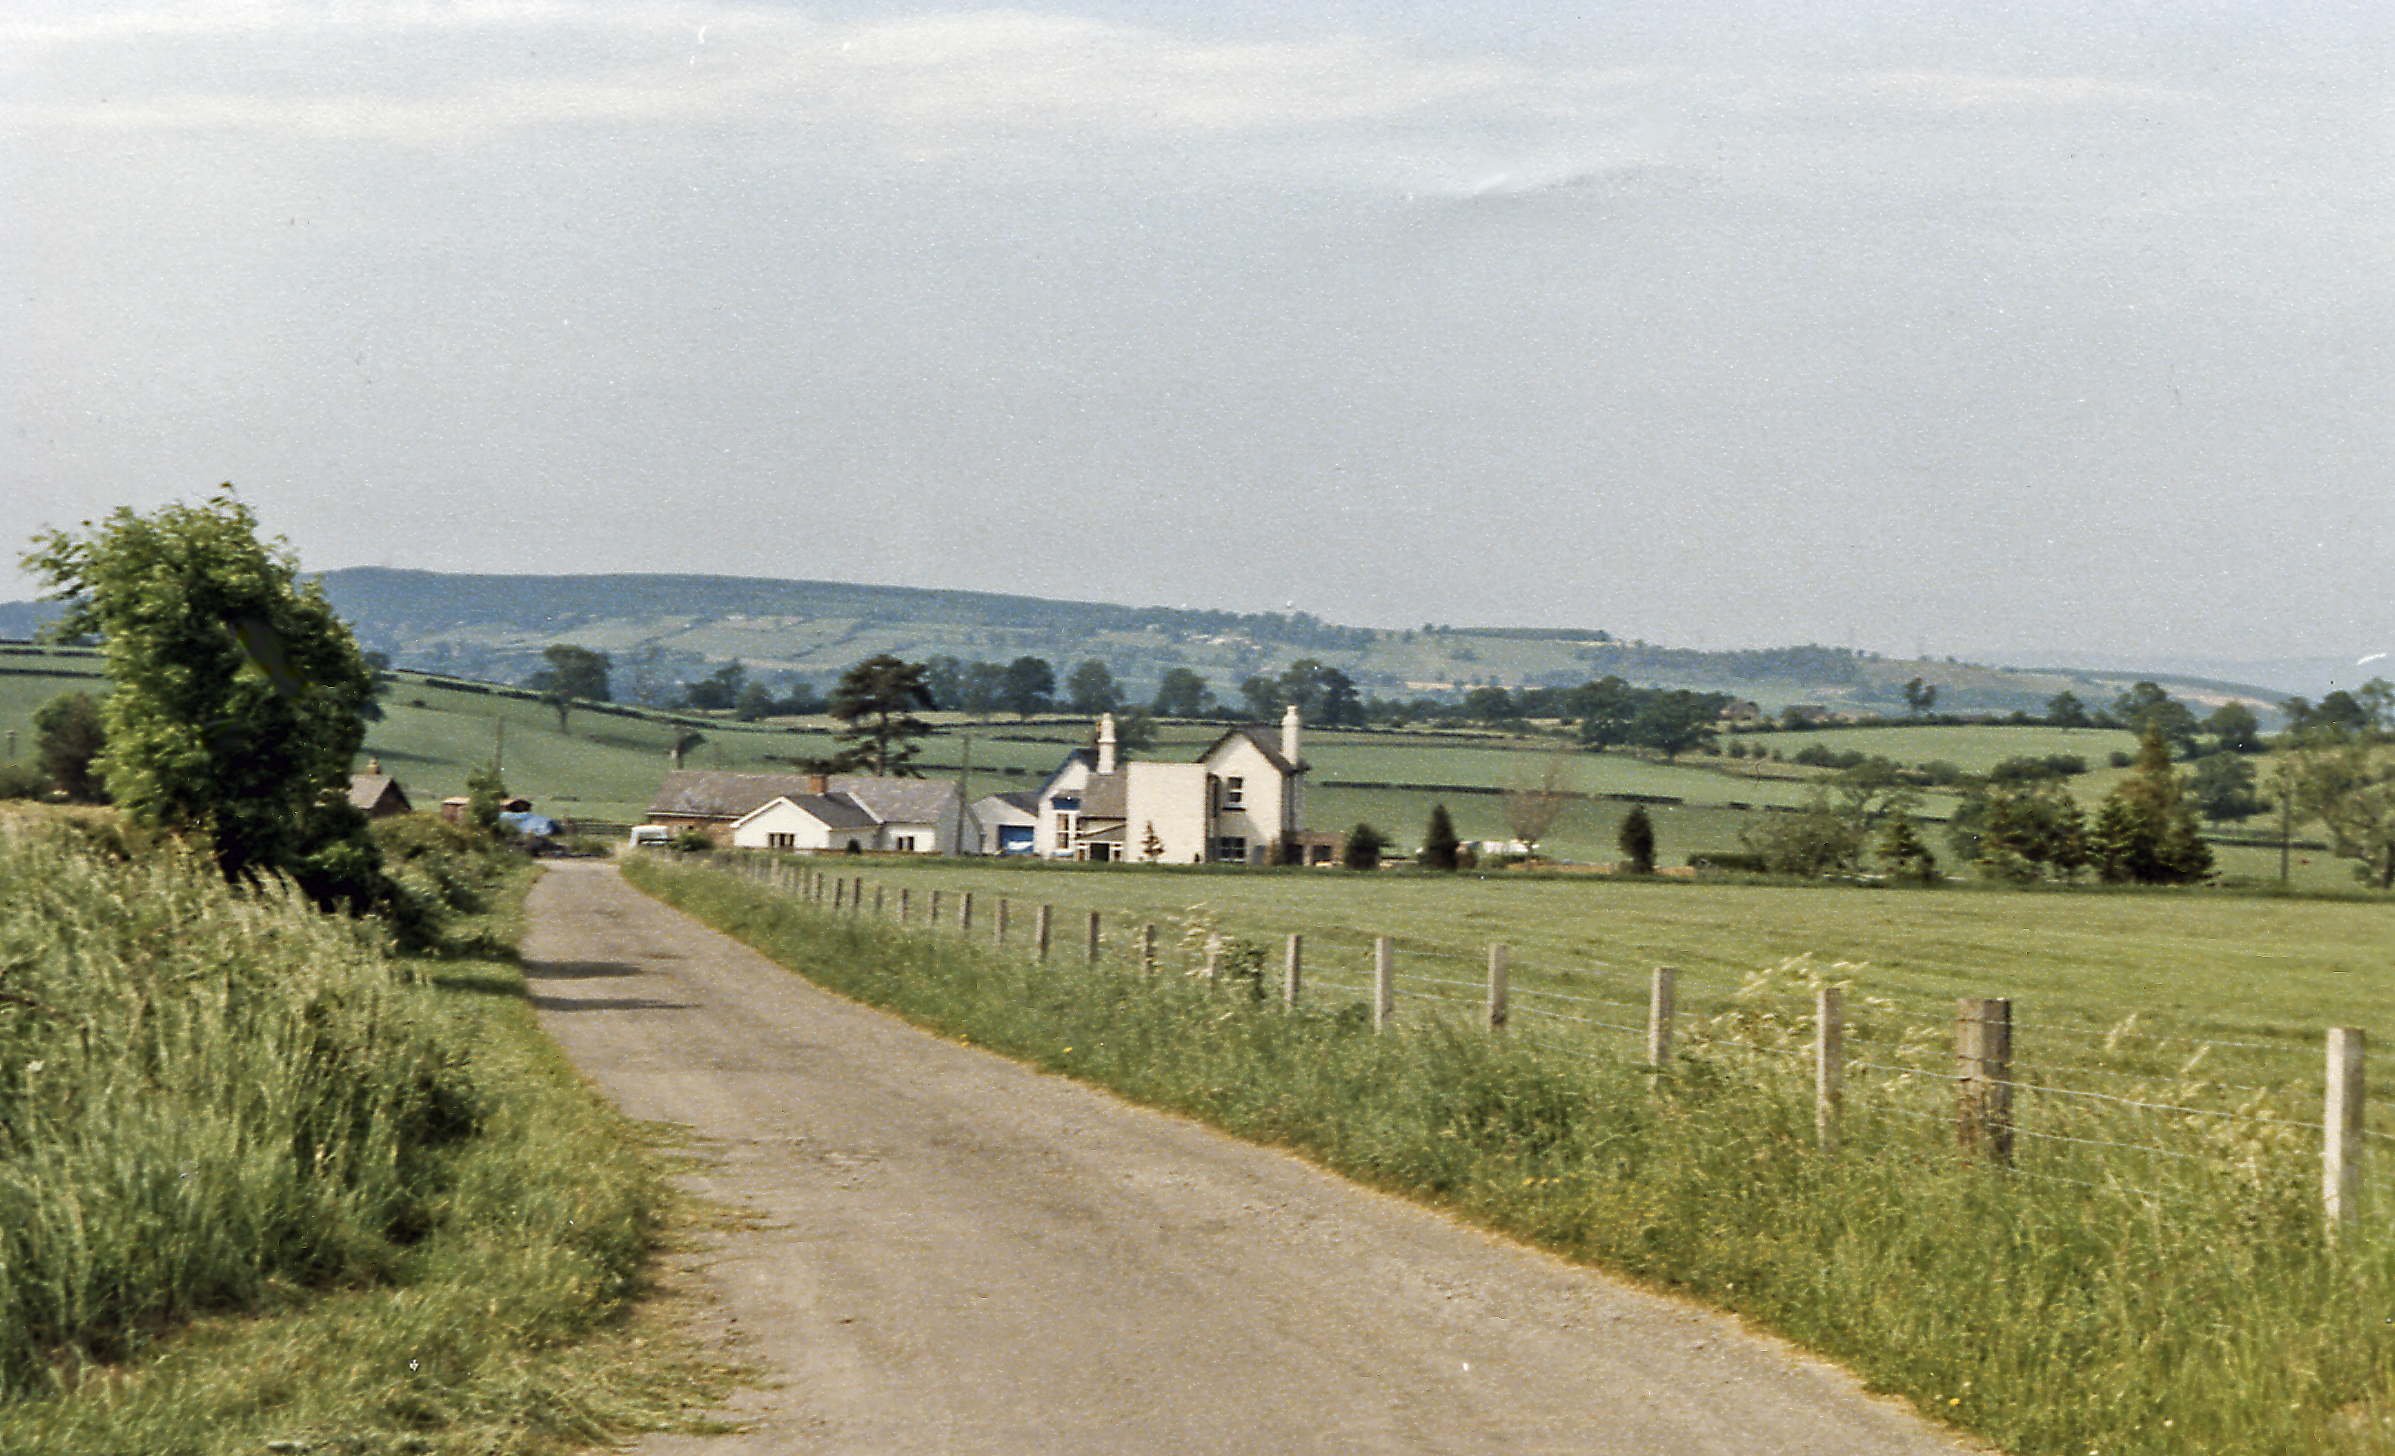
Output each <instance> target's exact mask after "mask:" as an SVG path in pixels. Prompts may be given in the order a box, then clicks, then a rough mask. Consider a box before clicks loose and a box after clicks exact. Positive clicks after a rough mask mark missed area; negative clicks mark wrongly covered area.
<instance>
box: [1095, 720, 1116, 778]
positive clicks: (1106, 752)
mask: <svg viewBox="0 0 2395 1456" xmlns="http://www.w3.org/2000/svg"><path fill="white" fill-rule="evenodd" d="M1098 772H1100V773H1102V774H1110V773H1113V772H1114V715H1113V714H1112V713H1100V714H1099V715H1098Z"/></svg>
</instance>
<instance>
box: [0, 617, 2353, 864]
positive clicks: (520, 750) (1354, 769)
mask: <svg viewBox="0 0 2395 1456" xmlns="http://www.w3.org/2000/svg"><path fill="white" fill-rule="evenodd" d="M0 666H6V667H8V668H10V669H11V671H8V672H5V673H0V731H13V732H15V733H16V735H17V738H16V740H15V746H14V751H15V752H16V753H18V754H21V755H27V756H29V755H30V754H31V753H32V752H33V748H32V743H33V733H32V716H33V713H34V711H35V709H36V708H38V707H39V706H40V705H41V704H42V703H43V702H45V701H47V700H48V699H49V698H51V697H52V696H55V695H56V694H58V693H61V692H69V691H87V692H97V691H101V690H104V689H105V687H106V685H107V680H106V678H105V677H102V676H100V675H99V672H100V659H99V657H98V656H97V654H94V653H90V652H88V651H71V650H57V651H49V652H35V651H30V650H28V649H24V648H13V649H11V650H10V651H9V652H8V654H7V655H6V656H5V657H0ZM382 702H383V707H384V712H385V715H386V716H385V717H384V719H383V721H381V722H378V723H375V724H372V725H370V727H369V730H368V732H367V737H366V753H365V754H364V755H361V760H360V766H361V767H363V764H364V761H365V759H366V758H368V757H371V758H379V759H380V760H381V762H382V765H383V767H384V769H385V770H386V771H388V772H390V773H393V774H395V775H397V776H398V777H399V779H400V781H401V782H402V783H403V784H404V785H405V786H406V788H407V790H408V793H409V795H410V796H411V798H413V799H414V800H415V802H416V803H417V804H418V805H419V807H427V808H428V807H431V806H432V805H435V804H437V803H438V802H439V801H440V800H441V799H442V798H443V797H446V796H448V795H451V794H459V793H463V792H464V791H465V779H466V775H467V773H468V772H469V770H470V769H471V768H473V767H474V766H477V765H479V764H482V763H487V762H489V761H490V760H491V758H492V756H493V754H494V752H497V753H500V754H501V755H503V767H504V770H505V773H506V777H507V780H508V784H509V786H510V787H511V788H512V789H514V790H515V791H516V792H519V793H522V794H525V795H526V796H528V797H530V798H531V799H532V800H533V801H534V802H535V804H536V806H537V807H539V808H540V810H541V811H542V812H544V813H547V814H550V815H552V816H554V817H556V818H559V819H579V820H586V821H595V822H597V823H600V824H608V825H616V824H626V823H632V822H637V821H638V820H640V819H641V818H643V817H645V816H646V813H647V807H648V804H649V802H650V800H651V798H652V797H653V796H654V795H655V793H656V791H657V787H658V785H659V784H660V783H661V782H662V780H663V777H664V774H665V772H666V770H667V768H668V767H669V764H668V761H667V749H668V745H669V744H670V742H671V741H672V738H673V736H674V735H675V734H676V733H678V732H681V731H684V727H683V726H681V725H689V724H696V726H697V730H698V731H699V732H700V733H702V734H703V735H704V736H705V738H706V742H705V743H704V744H703V745H702V746H701V747H699V748H697V749H696V750H694V751H693V752H692V753H691V754H690V756H689V757H688V759H687V763H688V765H689V766H690V767H693V768H710V769H729V770H736V771H748V772H776V771H782V772H787V771H790V770H791V768H792V766H793V764H794V763H796V762H797V761H800V760H803V759H806V758H810V757H819V756H822V755H825V754H828V753H830V752H831V751H832V749H833V747H834V744H833V741H832V736H831V735H832V731H833V729H834V727H835V725H834V724H832V723H831V722H830V720H828V719H823V718H810V719H801V720H795V721H780V720H770V721H766V722H760V723H739V722H735V721H733V720H731V719H729V718H723V719H703V718H698V717H693V716H692V715H687V714H684V715H668V714H662V713H651V712H647V711H644V710H635V709H625V710H617V711H599V710H592V709H576V710H575V711H574V712H573V713H572V714H571V715H570V717H569V720H568V725H567V729H566V731H565V732H562V733H561V732H560V731H559V728H558V723H557V715H556V714H555V713H554V712H553V711H552V710H550V709H549V708H548V707H546V706H545V705H543V704H541V703H540V702H538V701H536V700H534V699H533V698H532V697H531V696H530V695H529V694H525V693H522V692H521V691H520V690H516V689H506V688H499V689H493V688H491V687H489V686H488V685H481V684H472V683H460V682H457V681H455V680H450V679H443V678H438V677H428V676H425V675H423V674H418V673H410V672H403V673H400V674H398V675H397V676H396V677H395V679H394V680H393V681H392V683H391V684H390V688H389V691H388V692H387V694H386V695H385V696H384V698H383V699H382ZM933 719H934V721H935V723H936V724H937V727H938V730H939V731H938V733H937V735H936V736H934V737H933V738H931V739H929V740H928V741H926V742H925V743H924V745H923V749H922V754H921V758H920V760H919V762H920V764H921V766H922V767H923V769H924V771H925V772H926V773H931V774H937V775H941V776H950V775H954V774H956V773H958V772H959V771H960V770H961V768H962V767H963V766H964V764H965V762H966V760H967V756H968V754H969V756H970V762H971V765H972V770H973V772H972V776H971V780H970V788H971V792H972V793H973V794H974V795H975V796H979V795H982V794H987V793H993V792H997V791H1000V790H1006V789H1026V788H1032V787H1036V786H1037V785H1038V784H1039V783H1040V782H1041V781H1042V780H1043V779H1044V778H1045V777H1046V776H1047V775H1048V774H1049V773H1050V772H1051V771H1053V770H1054V769H1055V767H1056V766H1057V764H1058V762H1059V761H1060V760H1061V759H1062V758H1063V756H1064V754H1065V753H1066V752H1068V751H1069V750H1071V749H1072V748H1074V747H1078V746H1082V745H1085V744H1086V743H1088V742H1089V738H1090V732H1091V730H1090V726H1089V724H1088V723H1087V722H1086V721H1082V720H1074V719H1035V720H1032V721H1030V722H1027V723H1019V722H1015V721H1013V720H1010V719H1003V718H1000V719H991V720H987V721H976V720H971V719H967V718H964V717H963V716H961V715H956V714H935V715H933ZM1223 731H1224V725H1222V724H1219V723H1166V724H1163V725H1161V731H1160V733H1159V741H1158V742H1157V744H1156V746H1155V747H1153V748H1151V749H1148V750H1145V751H1144V754H1145V756H1149V757H1159V758H1161V757H1186V756H1193V755H1195V754H1196V753H1197V752H1198V751H1199V750H1200V749H1201V748H1203V747H1204V746H1205V745H1206V744H1207V743H1209V742H1211V741H1212V740H1213V739H1214V738H1215V737H1216V736H1217V735H1218V734H1220V733H1221V732H1223ZM1558 741H1559V740H1557V739H1555V738H1552V737H1546V736H1540V735H1535V734H1531V735H1524V734H1509V733H1499V732H1484V733H1458V732H1454V731H1427V732H1411V731H1398V730H1380V731H1373V732H1346V731H1343V732H1327V731H1310V732H1309V733H1308V734H1307V737H1306V750H1305V751H1306V757H1307V758H1308V760H1309V761H1310V762H1311V763H1312V764H1313V773H1312V775H1311V779H1310V783H1309V787H1308V819H1309V822H1310V823H1311V824H1312V826H1313V827H1315V828H1317V829H1333V830H1342V831H1343V830H1345V829H1347V828H1349V827H1350V826H1352V825H1354V824H1356V823H1358V822H1366V823H1371V824H1373V825H1375V826H1376V827H1378V828H1380V829H1381V830H1383V831H1385V832H1386V833H1388V834H1390V835H1391V836H1392V837H1393V838H1394V839H1395V841H1396V842H1397V843H1398V844H1399V845H1400V846H1411V845H1412V844H1413V843H1415V842H1416V841H1417V840H1418V838H1419V836H1420V834H1421V831H1422V828H1423V825H1424V824H1425V822H1426V821H1427V820H1428V818H1429V814H1430V809H1431V806H1432V805H1433V804H1434V803H1441V802H1443V803H1445V804H1446V805H1447V807H1448V810H1449V812H1450V813H1451V814H1452V815H1453V817H1454V819H1455V823H1456V828H1457V830H1458V832H1459V833H1460V834H1462V835H1463V837H1465V838H1467V839H1489V840H1504V839H1510V838H1511V837H1512V830H1511V828H1510V827H1509V826H1508V824H1507V823H1506V819H1505V805H1504V797H1503V795H1504V791H1505V790H1506V789H1508V788H1510V787H1515V786H1526V785H1533V784H1536V783H1538V782H1539V781H1540V780H1541V778H1542V777H1543V776H1544V775H1545V774H1546V773H1547V771H1548V770H1549V769H1550V767H1552V768H1554V769H1555V770H1556V772H1557V777H1558V782H1559V783H1560V784H1561V785H1562V786H1563V787H1564V788H1566V789H1567V790H1569V791H1571V792H1572V793H1573V794H1575V795H1580V796H1585V797H1581V798H1575V799H1574V800H1572V801H1571V802H1570V803H1569V804H1568V805H1567V806H1566V808H1565V810H1564V811H1563V813H1562V815H1561V816H1560V817H1559V819H1558V821H1557V823H1556V824H1555V826H1554V827H1553V829H1551V830H1550V832H1549V834H1548V836H1547V838H1546V840H1545V842H1544V843H1543V845H1542V849H1543V850H1544V851H1545V853H1546V854H1547V855H1548V856H1549V857H1551V858H1555V859H1561V860H1568V861H1578V862H1583V863H1607V862H1610V861H1611V860H1612V859H1614V858H1615V857H1616V854H1617V851H1616V848H1615V836H1616V833H1617V831H1618V829H1619V826H1620V823H1621V819H1622V816H1623V815H1624V814H1626V813H1627V812H1628V807H1629V806H1628V804H1627V803H1626V802H1622V801H1620V800H1616V799H1612V798H1608V797H1607V796H1612V795H1636V796H1640V797H1642V798H1647V799H1663V800H1677V801H1679V802H1677V803H1654V804H1651V805H1650V807H1649V813H1650V815H1652V816H1653V818H1654V819H1655V822H1656V827H1657V830H1658V837H1659V841H1660V842H1659V854H1660V859H1659V862H1660V863H1662V864H1665V865H1677V864H1683V863H1685V862H1686V861H1687V859H1688V857H1689V856H1690V855H1692V854H1699V853H1707V852H1734V851H1736V850H1737V849H1738V848H1739V830H1740V829H1741V828H1742V827H1744V826H1745V825H1747V824H1749V823H1751V822H1753V821H1752V819H1751V817H1750V815H1749V814H1748V813H1747V812H1746V811H1747V809H1748V808H1749V807H1750V806H1751V807H1753V808H1757V809H1759V808H1761V807H1763V806H1780V807H1790V806H1794V805H1797V804H1800V803H1802V802H1804V800H1805V798H1806V796H1807V794H1808V792H1809V786H1810V785H1811V784H1812V783H1814V782H1815V781H1816V780H1818V779H1820V778H1822V777H1824V776H1825V775H1824V772H1823V771H1822V770H1819V769H1812V768H1807V767H1804V766H1802V765H1798V764H1794V763H1788V762H1777V763H1774V762H1770V761H1768V760H1763V759H1754V758H1749V759H1732V758H1728V757H1726V756H1723V757H1707V756H1705V755H1701V754H1690V755H1686V756H1684V757H1682V758H1681V759H1679V760H1678V761H1676V762H1669V763H1666V762H1663V761H1660V760H1656V759H1651V758H1642V757H1637V756H1633V755H1630V754H1626V753H1622V752H1619V751H1615V752H1610V753H1602V754H1596V753H1585V752H1578V751H1568V750H1567V751H1565V752H1563V753H1561V754H1560V755H1558V754H1556V753H1555V752H1554V748H1555V745H1556V744H1557V743H1558ZM1737 741H1741V742H1745V743H1747V744H1749V745H1750V746H1756V747H1762V748H1766V749H1777V750H1779V751H1780V752H1781V753H1782V754H1783V755H1793V754H1794V753H1796V752H1798V751H1800V750H1802V749H1804V748H1806V747H1808V746H1815V745H1818V746H1820V747H1824V748H1828V749H1831V750H1833V751H1838V752H1846V751H1857V752H1863V753H1872V754H1879V755H1882V756H1885V757H1888V758H1891V759H1894V760H1896V761H1897V762H1899V763H1904V764H1917V763H1924V762H1929V761H1932V760H1936V759H1944V760H1946V761H1949V762H1952V763H1954V764H1957V765H1959V766H1960V767H1962V768H1964V769H1965V770H1981V769H1985V768H1986V767H1988V766H1990V765H1992V764H1994V763H1996V762H1997V761H1999V760H2001V759H2004V758H2010V757H2015V756H2019V755H2024V754H2026V755H2044V754H2049V753H2075V754H2078V755H2080V756H2081V757H2083V758H2085V759H2087V760H2088V762H2089V764H2090V765H2091V771H2090V772H2089V773H2087V774H2085V775H2082V776H2081V777H2079V778H2077V779H2075V780H2073V787H2074V789H2075V791H2076V792H2077V793H2078V794H2079V795H2080V797H2081V798H2082V800H2083V801H2084V802H2086V803H2088V804H2089V805H2091V806H2092V805H2093V804H2094V803H2095V802H2096V801H2097V800H2098V799H2099V798H2101V796H2102V794H2103V792H2104V791H2105V790H2106V789H2108V788H2109V787H2110V786H2111V784H2112V783H2113V782H2115V781H2117V779H2118V777H2119V771H2117V770H2113V769H2111V768H2109V767H2107V766H2106V763H2105V760H2106V758H2107V756H2108V755H2109V754H2110V753H2112V752H2113V751H2114V750H2116V749H2121V748H2126V747H2128V746H2130V745H2131V740H2130V738H2129V735H2127V734H2125V733H2120V732H2113V731H2107V730H2101V729H2053V728H2044V727H2013V726H2007V725H1999V724H1968V725H1893V726H1889V727H1883V728H1843V729H1822V730H1818V731H1813V732H1805V733H1785V732H1772V733H1755V734H1745V735H1741V736H1740V737H1739V739H1738V740H1737ZM1473 790H1478V791H1479V792H1471V791H1473ZM1954 803H1955V800H1954V798H1953V796H1951V795H1948V794H1942V793H1936V792H1931V793H1927V794H1924V796H1923V803H1922V807H1921V811H1920V812H1921V814H1922V816H1923V817H1925V818H1928V819H1931V820H1943V819H1944V818H1945V817H1946V816H1947V815H1948V814H1949V813H1951V812H1952V810H1953V806H1954ZM1931 830H1932V833H1931V838H1932V842H1933V846H1934V847H1935V848H1936V849H1937V850H1938V851H1939V853H1940V854H1941V855H1942V856H1943V855H1945V853H1946V850H1945V846H1944V844H1943V841H1942V836H1940V835H1938V834H1937V833H1936V832H1935V830H1936V826H1935V825H1932V826H1931ZM2248 837H2253V838H2266V837H2267V835H2266V833H2265V832H2264V831H2263V830H2262V829H2261V828H2260V827H2259V822H2258V821H2257V823H2256V826H2255V827H2254V828H2253V831H2252V834H2251V835H2250V836H2248ZM2216 853H2217V854H2218V856H2219V859H2220V863H2221V868H2222V871H2223V873H2225V874H2228V875H2231V876H2235V877H2240V878H2245V879H2251V880H2255V881H2265V880H2275V879H2276V878H2277V875H2278V854H2277V851H2276V849H2275V848H2265V847H2260V846H2255V845H2229V844H2222V845H2217V846H2216ZM2291 868H2292V871H2293V875H2292V878H2293V882H2294V883H2295V884H2296V885H2297V886H2298V887H2299V888H2307V889H2320V890H2341V889H2345V888H2347V887H2349V886H2350V884H2351V880H2350V876H2349V873H2348V870H2347V866H2346V865H2345V864H2344V862H2342V861H2338V860H2334V859H2331V858H2329V857H2327V856H2325V855H2322V854H2318V853H2299V855H2298V862H2297V863H2295V864H2294V865H2293V866H2292V867H2291Z"/></svg>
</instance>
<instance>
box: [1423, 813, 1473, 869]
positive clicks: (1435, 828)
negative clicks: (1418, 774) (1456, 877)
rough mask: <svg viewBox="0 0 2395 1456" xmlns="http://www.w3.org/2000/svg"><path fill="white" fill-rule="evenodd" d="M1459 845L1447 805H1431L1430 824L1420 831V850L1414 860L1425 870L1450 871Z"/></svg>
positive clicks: (1459, 841)
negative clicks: (1448, 815)
mask: <svg viewBox="0 0 2395 1456" xmlns="http://www.w3.org/2000/svg"><path fill="white" fill-rule="evenodd" d="M1461 845H1462V841H1461V840H1459V839H1457V838H1456V837H1455V821H1454V820H1453V819H1450V818H1448V817H1447V806H1446V805H1445V804H1433V805H1431V806H1430V825H1429V827H1428V828H1426V829H1424V830H1423V831H1422V852H1421V853H1420V854H1418V855H1416V856H1415V859H1416V861H1417V862H1418V863H1420V864H1421V866H1422V867H1423V868H1424V869H1426V870H1449V871H1452V870H1453V869H1454V868H1455V863H1456V850H1457V849H1458V848H1460V847H1461Z"/></svg>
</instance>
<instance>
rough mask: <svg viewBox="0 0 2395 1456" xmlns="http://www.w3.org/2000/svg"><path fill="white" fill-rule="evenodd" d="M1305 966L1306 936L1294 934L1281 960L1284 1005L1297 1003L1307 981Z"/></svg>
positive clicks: (1292, 1005)
mask: <svg viewBox="0 0 2395 1456" xmlns="http://www.w3.org/2000/svg"><path fill="white" fill-rule="evenodd" d="M1305 966H1306V938H1305V937H1304V936H1302V935H1292V936H1290V937H1289V949H1288V951H1287V953H1286V954H1285V955H1284V956H1283V957H1282V960H1281V1002H1282V1004H1283V1005H1285V1006H1289V1007H1291V1008H1294V1007H1295V1006H1296V1005H1297V996H1298V991H1299V989H1300V988H1301V987H1302V985H1303V984H1304V982H1305V974H1306V972H1305Z"/></svg>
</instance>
